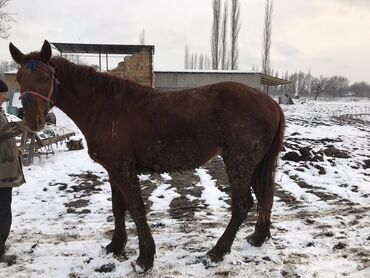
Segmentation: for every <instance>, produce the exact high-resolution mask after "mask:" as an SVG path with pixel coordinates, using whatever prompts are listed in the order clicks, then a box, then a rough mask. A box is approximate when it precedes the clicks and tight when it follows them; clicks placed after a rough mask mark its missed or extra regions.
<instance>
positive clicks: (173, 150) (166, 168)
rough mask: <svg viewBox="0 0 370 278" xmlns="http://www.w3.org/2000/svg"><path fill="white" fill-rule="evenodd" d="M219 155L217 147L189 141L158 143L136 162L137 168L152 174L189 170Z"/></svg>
mask: <svg viewBox="0 0 370 278" xmlns="http://www.w3.org/2000/svg"><path fill="white" fill-rule="evenodd" d="M219 153H220V148H218V147H217V146H209V145H208V146H202V147H199V146H198V145H197V144H194V142H191V141H177V142H171V143H161V142H158V144H156V145H155V146H151V147H149V148H148V149H147V152H146V153H144V154H143V155H142V156H141V157H140V158H139V160H138V164H139V165H138V166H139V168H142V169H144V170H149V171H154V172H171V171H183V170H191V169H194V168H196V167H199V166H201V165H203V164H205V163H206V162H207V161H208V160H210V159H211V158H212V157H214V156H216V155H217V154H219Z"/></svg>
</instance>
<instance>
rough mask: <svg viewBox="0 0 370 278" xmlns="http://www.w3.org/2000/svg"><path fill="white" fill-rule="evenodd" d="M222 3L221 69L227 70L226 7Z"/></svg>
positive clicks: (225, 4)
mask: <svg viewBox="0 0 370 278" xmlns="http://www.w3.org/2000/svg"><path fill="white" fill-rule="evenodd" d="M227 3H228V2H227V1H226V2H225V3H224V13H223V18H222V26H221V69H223V70H227V69H228V61H227V22H228V5H227Z"/></svg>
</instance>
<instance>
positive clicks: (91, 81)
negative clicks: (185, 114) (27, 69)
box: [50, 57, 151, 96]
mask: <svg viewBox="0 0 370 278" xmlns="http://www.w3.org/2000/svg"><path fill="white" fill-rule="evenodd" d="M50 64H51V65H52V66H53V67H55V69H56V72H57V73H56V75H58V74H60V75H63V76H64V82H70V83H72V84H73V82H75V83H79V84H85V86H88V88H89V91H90V93H94V92H96V93H97V94H105V95H118V94H122V93H123V92H125V93H131V94H133V95H135V96H144V95H147V94H148V93H150V91H151V88H149V87H145V86H142V85H139V84H137V83H136V82H134V81H132V80H128V79H123V78H119V77H116V76H113V75H110V74H108V73H101V72H97V71H96V70H95V69H94V68H93V67H91V66H86V65H77V64H75V63H72V62H70V61H68V60H67V59H65V58H62V57H53V58H52V59H51V60H50Z"/></svg>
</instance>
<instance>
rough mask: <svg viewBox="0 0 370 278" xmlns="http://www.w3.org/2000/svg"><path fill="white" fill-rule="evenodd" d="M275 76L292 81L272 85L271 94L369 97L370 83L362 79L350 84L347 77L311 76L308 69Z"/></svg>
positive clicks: (315, 96) (312, 96) (313, 96)
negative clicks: (277, 85)
mask: <svg viewBox="0 0 370 278" xmlns="http://www.w3.org/2000/svg"><path fill="white" fill-rule="evenodd" d="M275 76H276V77H280V78H283V79H286V80H290V81H292V83H291V84H288V85H283V86H279V87H272V88H270V90H269V93H271V94H272V95H279V96H281V95H288V96H292V97H310V98H313V99H317V98H318V97H326V98H334V97H368V98H370V84H368V83H367V82H364V81H360V82H354V83H352V84H350V81H349V79H348V78H347V77H344V76H339V75H334V76H331V77H328V76H324V75H320V76H313V75H312V74H311V72H310V71H308V72H307V73H304V72H303V71H298V72H294V73H291V74H289V73H288V72H285V73H283V74H281V75H280V74H279V73H278V72H276V73H275Z"/></svg>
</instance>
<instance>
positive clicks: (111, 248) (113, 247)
mask: <svg viewBox="0 0 370 278" xmlns="http://www.w3.org/2000/svg"><path fill="white" fill-rule="evenodd" d="M105 251H106V252H107V254H110V253H113V255H115V256H118V255H121V254H122V251H123V246H117V244H114V243H113V242H111V243H109V244H108V245H107V246H106V247H105Z"/></svg>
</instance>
